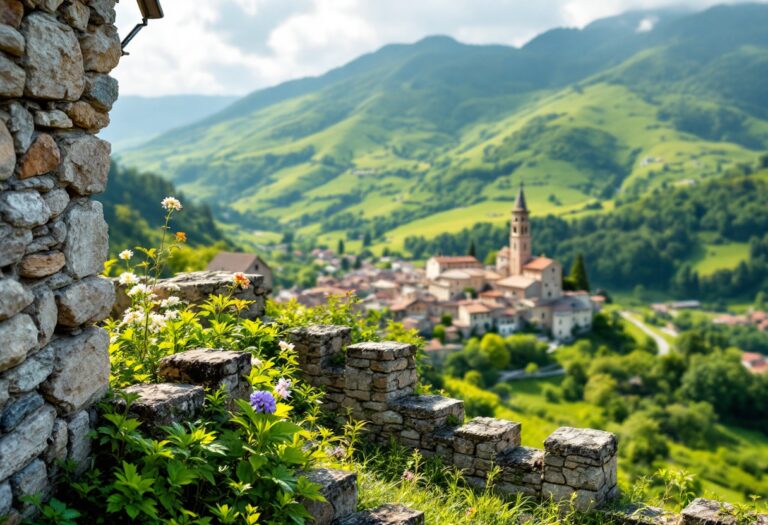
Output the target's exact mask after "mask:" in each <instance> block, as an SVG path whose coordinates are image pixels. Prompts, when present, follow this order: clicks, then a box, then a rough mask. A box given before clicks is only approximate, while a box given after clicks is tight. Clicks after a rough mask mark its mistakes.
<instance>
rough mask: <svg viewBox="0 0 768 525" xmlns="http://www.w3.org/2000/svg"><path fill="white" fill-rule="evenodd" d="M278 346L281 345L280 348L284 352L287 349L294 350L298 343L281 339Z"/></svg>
mask: <svg viewBox="0 0 768 525" xmlns="http://www.w3.org/2000/svg"><path fill="white" fill-rule="evenodd" d="M277 346H279V347H280V350H282V351H283V352H285V351H287V350H293V349H294V348H295V347H296V345H294V344H293V343H288V342H286V341H280V342H279V343H277Z"/></svg>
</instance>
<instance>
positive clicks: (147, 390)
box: [115, 330, 424, 525]
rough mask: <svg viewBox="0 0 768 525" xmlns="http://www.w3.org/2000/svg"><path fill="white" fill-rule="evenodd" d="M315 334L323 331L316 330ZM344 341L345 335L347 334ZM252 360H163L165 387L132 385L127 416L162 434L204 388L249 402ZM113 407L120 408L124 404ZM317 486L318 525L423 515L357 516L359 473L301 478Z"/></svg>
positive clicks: (198, 353)
mask: <svg viewBox="0 0 768 525" xmlns="http://www.w3.org/2000/svg"><path fill="white" fill-rule="evenodd" d="M316 333H317V334H318V335H320V334H321V333H322V330H318V331H316ZM345 335H347V336H348V332H347V333H346V334H345ZM251 359H252V356H251V354H250V353H248V352H232V351H228V350H217V349H211V348H198V349H194V350H188V351H186V352H181V353H178V354H175V355H171V356H168V357H165V358H163V359H162V361H161V363H160V368H159V376H160V378H161V379H162V380H164V381H166V382H165V383H159V384H140V385H133V386H130V387H128V388H126V389H125V392H127V393H129V394H135V395H136V399H135V401H134V402H133V403H132V404H131V406H130V408H129V413H130V414H131V416H133V417H135V418H137V419H138V420H139V421H141V422H142V425H143V428H145V429H147V430H148V431H149V432H151V433H157V434H158V436H159V435H160V432H159V431H160V427H162V426H164V425H170V424H171V423H179V424H183V423H184V422H185V421H189V420H190V419H194V418H195V417H196V416H197V414H198V413H199V412H200V409H201V408H202V407H203V404H204V403H205V389H213V390H216V389H218V388H220V387H224V388H225V389H226V390H227V392H228V397H229V399H230V401H232V400H234V399H248V397H249V395H250V392H251V388H250V384H249V383H248V381H247V377H248V375H249V374H250V372H251ZM115 403H116V404H117V405H118V406H119V407H122V408H124V407H125V404H124V403H125V402H124V401H123V400H122V399H121V398H117V399H116V401H115ZM304 475H306V477H307V478H308V479H309V480H310V481H312V482H313V483H317V484H318V485H320V493H321V494H322V495H323V497H324V498H325V501H309V500H305V501H303V503H304V505H305V506H306V508H307V511H308V512H309V514H310V515H311V516H312V518H313V523H315V524H316V525H420V524H423V523H424V513H423V512H420V511H415V510H412V509H409V508H406V507H403V506H401V505H382V506H380V507H377V508H375V509H371V510H366V511H360V512H358V511H357V495H358V490H357V474H355V473H354V472H349V471H344V470H336V469H328V468H319V469H314V470H310V471H307V472H305V473H304Z"/></svg>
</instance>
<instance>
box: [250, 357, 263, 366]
mask: <svg viewBox="0 0 768 525" xmlns="http://www.w3.org/2000/svg"><path fill="white" fill-rule="evenodd" d="M263 364H264V363H263V362H262V360H261V359H259V358H258V357H252V358H251V366H252V367H254V368H261V365H263Z"/></svg>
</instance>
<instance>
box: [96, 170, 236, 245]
mask: <svg viewBox="0 0 768 525" xmlns="http://www.w3.org/2000/svg"><path fill="white" fill-rule="evenodd" d="M165 196H175V197H177V198H179V199H181V201H182V203H183V205H184V209H183V210H182V211H181V212H179V213H178V214H176V216H175V217H174V226H175V229H176V230H175V231H183V232H185V233H186V234H187V238H188V242H189V245H190V246H192V247H201V246H210V245H213V244H216V243H224V244H223V245H226V244H227V241H226V239H225V238H224V235H223V234H222V232H221V231H220V230H219V228H218V226H217V225H216V224H215V222H214V220H213V215H212V214H211V210H210V209H209V208H208V206H206V205H204V204H198V203H195V202H193V201H191V200H189V199H187V198H186V197H185V196H184V194H181V193H179V192H178V190H177V189H176V187H175V186H174V185H173V184H172V183H171V182H169V181H167V180H164V179H162V178H160V177H158V176H157V175H153V174H150V173H138V172H136V170H133V169H126V168H123V167H121V166H119V165H117V164H116V163H112V165H111V167H110V173H109V184H108V185H107V191H106V192H104V193H103V194H101V195H98V196H97V199H98V200H99V201H101V202H102V204H103V205H104V217H105V219H106V221H107V224H109V244H110V252H111V253H112V254H113V255H114V254H116V253H118V252H119V251H121V250H124V249H126V248H128V249H132V248H134V247H135V246H143V247H147V246H155V245H157V244H158V243H159V241H160V237H161V235H162V229H161V227H162V226H163V222H164V220H165V210H163V209H162V207H161V206H160V200H161V199H162V198H163V197H165Z"/></svg>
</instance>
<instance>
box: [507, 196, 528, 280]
mask: <svg viewBox="0 0 768 525" xmlns="http://www.w3.org/2000/svg"><path fill="white" fill-rule="evenodd" d="M528 215H529V214H528V205H527V204H526V203H525V191H524V190H523V184H522V183H520V192H519V193H518V194H517V199H516V200H515V207H514V209H513V210H512V221H511V223H510V229H509V274H510V275H520V274H522V273H523V266H525V265H526V263H527V262H528V261H530V260H531V224H530V222H529V220H528Z"/></svg>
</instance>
